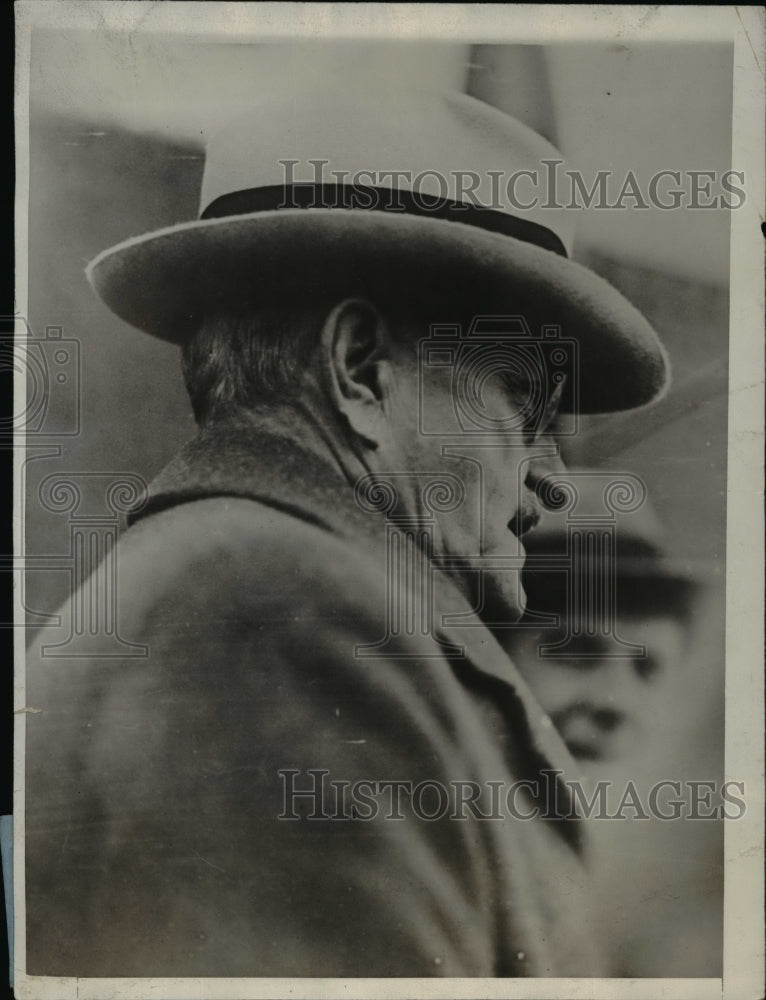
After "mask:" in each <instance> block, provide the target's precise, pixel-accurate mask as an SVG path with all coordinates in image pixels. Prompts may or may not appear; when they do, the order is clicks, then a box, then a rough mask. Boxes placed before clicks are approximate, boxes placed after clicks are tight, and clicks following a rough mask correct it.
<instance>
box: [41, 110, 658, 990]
mask: <svg viewBox="0 0 766 1000" xmlns="http://www.w3.org/2000/svg"><path fill="white" fill-rule="evenodd" d="M557 156H558V154H557V153H556V151H555V150H553V149H552V147H550V146H549V145H548V144H547V143H546V142H545V141H543V140H542V139H540V138H539V137H538V136H536V135H534V134H533V133H531V132H530V131H529V130H528V129H526V128H525V127H524V126H522V125H520V124H519V123H518V122H515V121H513V120H511V119H508V118H506V117H505V116H504V115H502V114H500V113H499V112H497V111H495V110H493V109H492V108H489V107H487V106H485V105H483V104H481V103H480V102H477V101H474V100H471V99H470V98H467V97H465V96H462V95H457V94H455V95H452V94H444V95H418V94H403V95H401V96H400V98H398V99H397V100H393V99H392V100H391V101H389V102H386V103H384V102H381V101H380V100H378V99H377V97H376V96H368V97H364V95H348V94H346V95H332V97H328V96H327V95H321V94H320V95H316V94H309V95H305V96H304V97H301V98H300V99H295V96H294V95H293V96H292V97H291V99H290V100H289V101H284V102H282V103H281V104H277V103H272V104H264V105H263V106H261V107H259V108H257V109H256V110H255V111H253V113H252V114H250V115H249V116H248V117H246V118H244V119H240V120H238V121H237V122H236V123H234V124H233V125H232V126H230V127H228V128H225V129H224V130H223V131H222V132H221V133H220V134H219V135H218V136H217V137H216V139H215V140H214V141H213V142H212V143H211V144H210V146H209V148H208V156H207V160H206V172H205V178H204V181H203V192H202V212H201V218H200V220H199V221H196V222H192V223H187V224H183V225H178V226H174V227H172V228H170V229H167V230H163V231H160V232H158V233H153V234H149V235H148V236H144V237H139V238H137V239H132V240H129V241H128V242H126V243H124V244H121V245H120V246H118V247H116V248H114V249H112V250H110V251H107V252H106V253H105V254H102V255H101V256H100V257H99V258H97V260H96V261H95V262H94V263H93V264H92V265H91V268H90V271H89V275H90V279H91V281H92V283H93V285H94V287H95V289H96V291H97V293H98V294H99V295H100V296H101V298H102V299H103V301H104V302H105V303H106V304H107V305H108V306H109V307H110V308H111V309H112V310H114V311H115V312H116V313H117V314H118V315H119V316H120V317H122V318H123V319H125V320H127V321H128V322H129V323H132V324H134V325H136V326H138V327H140V328H141V329H143V330H145V331H147V332H149V333H152V334H154V335H156V336H160V337H163V338H165V339H169V340H172V341H175V342H177V343H178V344H180V345H181V348H182V352H183V370H184V375H185V379H186V384H187V386H188V389H189V394H190V397H191V401H192V406H193V408H194V412H195V415H196V418H197V421H198V423H199V425H200V430H199V434H198V436H197V438H196V439H195V440H193V441H192V442H191V443H190V444H189V445H188V446H187V447H186V448H185V449H184V451H183V452H182V453H181V454H180V455H179V456H178V457H177V458H176V459H174V460H173V461H172V462H171V463H170V465H169V466H168V467H167V468H166V469H165V471H164V472H162V473H161V474H160V476H159V477H158V479H157V480H156V481H155V482H154V483H153V484H152V487H151V490H150V495H149V498H148V501H147V503H146V504H145V506H144V507H143V509H141V510H140V511H139V512H137V514H136V515H135V517H134V524H133V526H132V527H131V528H130V530H129V531H128V532H127V534H126V536H125V538H124V539H123V540H122V542H121V544H120V546H119V551H118V553H117V555H118V560H117V566H118V575H119V579H118V583H119V604H118V608H117V611H118V614H119V627H120V634H121V635H122V637H123V638H124V639H125V640H126V641H130V642H133V643H136V644H139V645H140V646H142V647H144V648H145V649H146V652H147V655H146V657H145V658H144V659H140V658H138V659H136V658H134V659H126V660H124V661H121V660H118V659H117V660H115V659H113V660H110V659H106V658H104V659H93V658H89V657H87V656H86V655H83V656H81V657H79V658H78V657H76V656H72V657H69V658H66V659H48V658H46V652H45V649H44V648H42V643H41V644H40V645H38V646H37V647H36V648H34V649H33V650H31V652H30V655H29V658H28V672H27V683H28V694H27V700H28V703H29V704H33V705H34V706H35V707H39V708H40V709H41V711H40V712H39V713H38V714H34V715H31V716H30V717H29V727H28V777H27V859H26V863H27V892H28V896H27V900H28V904H27V922H28V926H27V935H28V936H27V941H28V972H29V973H31V974H48V975H57V976H66V975H81V976H82V975H85V976H178V975H187V976H188V975H194V976H199V975H202V976H415V977H419V976H433V975H445V976H546V975H592V974H598V973H600V972H603V971H604V970H603V967H602V966H601V965H600V961H599V958H598V956H597V954H596V953H595V942H594V941H593V935H592V934H588V932H587V931H588V928H587V919H586V917H585V912H586V902H587V901H586V900H584V899H583V896H582V891H581V890H582V889H583V887H584V886H585V884H586V881H585V874H584V868H583V862H584V852H585V836H584V831H583V830H582V825H583V824H582V822H581V820H580V819H579V818H578V817H577V815H576V812H575V811H574V810H573V808H572V805H571V803H569V802H568V801H567V797H566V794H565V791H566V790H565V789H564V788H563V787H562V788H560V787H559V779H558V778H557V777H556V773H557V772H565V771H566V768H567V766H568V764H569V761H570V758H569V756H568V754H567V752H566V749H565V748H564V746H563V744H562V742H561V741H560V739H559V738H558V737H557V735H556V734H555V732H554V731H553V730H552V729H551V728H550V727H549V724H547V723H548V720H547V719H546V718H545V717H544V714H543V713H542V711H541V709H540V707H539V705H538V704H537V703H536V701H535V699H534V698H533V697H532V696H531V695H530V693H529V691H528V689H527V688H526V686H525V685H524V683H523V681H522V679H521V678H520V677H519V675H518V674H517V672H516V669H515V667H514V665H513V664H512V662H511V661H510V660H509V658H508V656H507V654H506V653H505V652H504V651H503V649H502V648H501V646H500V645H499V644H498V642H497V641H496V639H495V638H494V637H493V635H492V633H491V632H490V630H489V629H488V627H487V625H488V624H492V625H494V626H498V625H502V624H509V623H512V622H513V621H515V620H516V619H517V618H518V617H519V616H520V615H521V613H522V609H523V594H522V591H521V587H520V584H519V573H520V569H521V566H522V564H523V556H524V550H523V547H522V545H521V543H520V541H519V538H520V536H521V535H522V534H523V533H524V532H525V531H526V530H528V529H529V528H530V527H531V526H533V525H534V523H535V521H536V520H537V518H538V516H539V513H538V509H537V502H536V500H535V497H534V491H535V487H536V484H537V483H538V481H539V480H540V479H541V478H542V477H543V476H544V475H545V474H546V473H548V472H550V471H551V470H552V469H553V470H555V469H557V468H558V467H559V466H558V460H557V458H556V450H555V447H554V446H553V445H552V443H551V441H550V439H549V436H548V435H549V433H550V429H551V426H552V424H551V422H552V420H553V419H554V417H555V413H556V410H557V408H559V407H561V408H563V409H565V410H570V411H576V410H578V409H579V410H581V411H583V410H587V411H592V412H593V411H607V410H613V409H621V408H622V409H624V408H630V407H632V406H638V405H643V404H645V403H648V402H650V401H651V400H652V399H653V398H655V397H656V396H657V395H658V394H659V393H660V392H661V391H662V390H663V388H664V386H665V384H666V378H667V375H666V363H665V356H664V353H663V350H662V348H661V346H660V344H659V342H658V340H657V338H656V336H655V334H654V333H653V331H652V330H651V329H650V327H649V326H648V325H647V324H646V322H645V321H644V320H643V318H642V317H641V316H639V315H638V314H637V313H636V311H635V310H634V309H633V308H632V307H631V306H630V305H629V304H628V303H626V302H625V301H624V300H623V299H622V298H621V296H620V295H619V294H618V293H617V292H616V291H615V290H614V289H612V288H610V287H609V286H608V285H607V284H605V283H604V282H602V281H601V280H600V279H598V278H597V277H596V276H595V275H593V274H591V273H589V272H588V271H586V270H584V269H583V268H580V267H579V266H577V265H575V264H573V263H571V262H570V261H569V260H568V259H567V250H568V246H569V243H570V237H571V232H570V218H569V215H568V214H567V212H566V211H564V210H562V209H556V208H555V207H553V208H550V207H549V210H547V211H546V210H544V209H542V208H541V209H540V210H538V211H537V212H534V211H532V212H525V211H522V210H520V209H519V208H518V204H517V199H516V198H515V187H514V185H512V184H511V183H510V182H507V183H506V182H505V181H503V183H502V184H500V183H497V181H498V178H499V177H500V176H501V175H502V176H503V177H505V176H506V175H507V177H508V178H511V177H514V176H515V177H518V176H519V172H520V171H523V170H538V171H539V170H541V169H543V168H542V167H541V164H542V163H543V162H544V161H546V160H550V159H551V158H555V157H557ZM318 165H319V166H318ZM371 167H375V168H378V169H376V171H371V169H370V168H371ZM381 167H384V168H386V169H385V170H382V169H380V168H381ZM467 167H470V171H467ZM467 174H469V176H468V178H467V181H468V182H466V175H467ZM365 175H366V181H365ZM329 178H332V183H328V179H329ZM442 181H443V182H444V184H442ZM416 182H417V183H416ZM458 182H459V183H458ZM429 185H430V187H429ZM434 188H436V190H434ZM497 317H499V318H497ZM62 614H63V615H64V620H67V617H66V616H67V615H68V614H70V611H69V610H68V609H64V611H63V612H62ZM445 795H446V796H447V801H446V803H444V802H442V798H443V796H445ZM493 795H494V799H493V798H492V796H493Z"/></svg>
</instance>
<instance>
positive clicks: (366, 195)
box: [200, 184, 567, 257]
mask: <svg viewBox="0 0 766 1000" xmlns="http://www.w3.org/2000/svg"><path fill="white" fill-rule="evenodd" d="M284 208H309V209H311V208H342V209H352V210H354V211H359V210H363V211H368V212H403V213H406V214H408V215H420V216H426V217H428V218H432V219H446V220H448V221H449V222H460V223H462V224H463V225H468V226H476V227H477V228H479V229H485V230H487V231H488V232H491V233H500V234H501V235H502V236H511V237H513V238H514V239H516V240H522V241H523V242H524V243H531V244H533V245H534V246H537V247H540V248H541V249H543V250H549V251H551V252H552V253H556V254H559V256H561V257H566V256H567V252H566V248H565V247H564V244H563V243H562V242H561V240H560V239H559V238H558V236H557V235H556V234H555V233H554V232H553V231H552V230H550V229H546V227H545V226H541V225H539V224H538V223H536V222H530V221H529V219H520V218H518V217H517V216H515V215H508V214H507V213H505V212H498V211H496V210H495V209H492V208H485V207H484V206H483V205H473V204H469V203H467V202H462V201H451V200H450V199H448V198H439V197H437V196H436V195H430V194H424V193H423V192H414V193H413V192H412V191H407V190H405V189H403V188H395V189H392V188H378V187H366V186H364V185H358V184H274V185H271V186H270V187H260V188H248V189H246V190H244V191H232V192H231V193H230V194H224V195H221V196H220V197H219V198H216V199H215V200H214V201H212V202H211V203H210V204H209V205H208V206H207V208H205V210H204V211H203V212H202V213H201V215H200V219H223V218H226V217H227V216H230V215H249V214H251V213H254V212H272V211H275V210H278V209H284Z"/></svg>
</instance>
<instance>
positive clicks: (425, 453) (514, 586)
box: [388, 363, 563, 621]
mask: <svg viewBox="0 0 766 1000" xmlns="http://www.w3.org/2000/svg"><path fill="white" fill-rule="evenodd" d="M463 389H464V390H465V386H464V387H463ZM468 391H475V392H476V394H477V395H476V400H478V403H477V406H480V408H481V415H482V419H483V424H482V425H481V428H480V432H479V433H471V434H466V433H461V428H460V424H459V421H458V418H457V408H458V406H459V403H457V402H456V387H455V382H454V378H453V373H452V371H450V370H442V371H437V372H430V373H429V378H428V380H427V381H426V380H424V379H422V378H419V377H418V370H417V367H416V366H415V365H413V364H412V363H410V364H405V365H402V366H401V367H400V368H398V370H397V390H396V397H397V398H396V401H395V405H393V406H392V407H391V409H390V411H389V415H388V416H389V424H390V428H391V431H392V434H393V437H394V439H395V441H396V446H397V449H398V451H399V454H400V455H401V456H402V457H403V462H404V465H405V467H406V469H407V470H410V471H416V472H419V473H434V474H435V476H436V477H438V475H440V474H442V475H445V476H446V477H448V478H449V481H450V483H451V484H452V486H454V485H455V484H456V483H457V484H459V489H460V490H461V491H462V492H463V494H464V498H463V500H462V502H461V503H459V505H457V507H456V509H454V510H450V511H447V512H444V511H439V510H438V509H437V510H436V514H435V519H436V523H437V524H438V535H437V538H436V549H437V551H436V555H437V557H439V556H447V557H451V556H459V557H468V558H470V559H473V560H476V559H477V558H478V557H483V559H485V560H491V558H492V557H512V558H515V559H516V560H517V563H516V564H515V565H516V566H518V569H517V568H513V569H510V568H505V569H501V570H497V569H495V570H494V571H493V569H492V568H491V563H489V562H484V563H482V565H483V566H485V567H489V568H487V569H485V570H484V591H485V598H486V604H487V606H489V604H493V605H495V608H494V610H493V611H492V613H491V614H489V617H490V618H494V619H495V620H497V619H498V614H500V615H501V616H502V620H503V621H515V620H516V619H517V618H518V616H519V615H520V613H521V611H522V610H523V591H522V589H521V584H520V567H521V560H523V556H524V548H523V545H522V544H521V542H520V541H519V538H520V537H521V536H522V535H523V534H524V532H525V531H528V530H530V529H531V528H532V527H533V526H534V525H535V524H536V523H537V521H538V519H539V506H538V501H537V499H536V497H535V495H534V486H535V483H536V481H537V480H538V479H539V478H540V477H541V476H542V475H544V474H546V473H550V472H552V471H560V470H562V469H563V466H562V465H561V462H560V459H559V458H558V451H557V448H556V445H555V443H554V442H553V440H552V438H551V437H550V436H549V434H548V433H546V432H547V431H548V430H549V428H550V425H551V423H552V421H553V419H554V418H555V414H556V410H557V408H558V399H557V398H556V397H553V398H552V399H550V400H549V401H548V402H547V404H546V406H545V407H544V408H543V409H542V410H541V412H540V413H539V415H538V418H537V420H536V422H535V425H534V426H532V427H531V428H529V429H527V430H525V431H522V423H523V421H522V414H521V411H520V405H519V402H518V393H517V392H516V393H514V391H513V390H512V389H511V388H510V387H509V385H508V382H507V380H506V379H505V378H504V376H503V373H502V371H499V372H498V373H497V374H495V375H494V376H491V377H489V378H487V379H485V380H483V381H482V382H481V384H480V385H476V386H469V387H468ZM424 413H425V414H426V415H427V416H426V420H425V421H424V418H423V414H424ZM424 423H427V432H426V433H424ZM493 425H495V426H493ZM509 428H510V430H509ZM441 430H443V433H440V431H441ZM507 566H508V562H507V559H506V567H507ZM474 577H475V574H474ZM474 582H475V580H474ZM473 596H474V597H475V594H474V595H473ZM503 609H504V610H503Z"/></svg>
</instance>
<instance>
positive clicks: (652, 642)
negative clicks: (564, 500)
mask: <svg viewBox="0 0 766 1000" xmlns="http://www.w3.org/2000/svg"><path fill="white" fill-rule="evenodd" d="M607 476H608V474H607V473H605V472H604V471H603V470H602V471H597V470H581V471H579V472H575V473H570V474H569V476H568V477H565V478H564V480H563V481H564V482H568V483H569V484H570V485H571V486H572V487H574V489H575V490H577V492H578V494H579V507H578V519H577V520H570V519H569V518H568V516H567V514H566V513H563V512H562V513H556V512H553V511H546V513H545V515H544V517H543V518H542V520H541V523H540V524H539V525H538V527H537V528H536V529H535V531H534V533H533V534H532V535H530V536H529V541H528V543H527V545H526V549H527V563H526V565H525V569H524V573H523V581H524V591H525V593H526V598H527V610H526V613H525V616H524V618H523V619H522V622H521V627H520V628H518V629H514V630H511V631H510V632H509V633H508V636H509V652H510V654H511V656H512V658H513V660H514V662H515V663H516V664H517V666H518V668H519V670H520V671H521V673H522V675H523V676H524V677H525V679H526V680H527V681H528V683H529V685H530V687H531V688H532V690H533V691H534V693H535V695H536V696H537V698H538V699H539V701H540V704H541V705H542V707H543V708H544V709H545V711H546V712H548V714H549V715H550V717H551V720H552V722H553V724H554V725H555V726H556V729H557V730H558V731H559V732H560V733H561V735H562V737H563V739H564V742H565V743H566V745H567V747H568V749H569V750H570V752H571V753H572V755H573V756H574V757H575V758H577V759H579V760H583V761H588V762H590V763H591V765H592V766H593V767H596V766H598V765H599V763H600V762H603V763H604V764H605V765H609V766H610V767H611V770H612V772H614V766H615V765H616V766H617V767H618V768H621V767H623V766H624V765H625V764H626V763H628V764H630V763H632V764H634V765H637V764H638V763H639V761H640V760H641V758H642V757H644V756H646V754H647V752H648V751H649V750H650V749H651V747H652V746H653V745H655V743H656V740H657V739H658V738H660V739H662V738H663V736H666V735H667V731H668V726H669V725H670V724H671V719H672V715H673V712H674V699H673V698H672V697H670V696H669V691H671V690H672V684H673V682H674V680H675V675H676V674H677V672H678V670H679V669H680V667H681V665H682V662H683V660H684V654H685V651H686V647H687V643H688V639H689V626H690V623H691V620H692V616H693V610H694V607H695V602H696V601H697V599H698V596H699V590H700V585H699V581H698V579H697V578H696V577H695V575H694V574H693V573H692V572H691V571H690V569H689V567H688V566H686V565H683V564H682V563H681V562H680V561H678V560H673V559H671V558H669V557H668V556H667V554H666V552H665V547H664V540H663V536H662V530H661V526H660V523H659V520H658V518H657V515H656V513H655V512H654V510H653V509H652V507H651V505H650V504H649V501H648V500H645V501H644V502H643V503H642V504H641V505H640V506H639V507H637V509H635V510H633V511H631V512H629V513H627V512H626V513H621V514H617V515H616V516H615V519H614V528H615V533H614V537H615V541H616V548H615V549H614V550H611V549H610V550H609V551H608V552H607V553H605V552H603V551H602V550H600V549H595V548H589V547H587V546H584V545H583V546H579V547H578V546H577V544H576V542H574V543H573V538H576V536H577V533H578V532H579V533H580V534H582V532H583V531H587V530H591V531H592V526H593V525H594V524H595V525H598V524H599V523H600V524H601V526H602V528H603V527H608V525H609V511H608V509H607V508H606V507H605V506H604V502H603V486H604V482H605V479H606V478H607ZM615 479H616V480H617V481H619V475H616V476H615ZM588 519H589V520H588ZM568 553H569V558H570V559H571V565H570V566H569V567H568V569H567V570H564V569H562V565H563V563H559V567H558V569H555V568H552V566H551V561H555V560H556V559H558V560H562V559H563V560H564V562H567V554H568ZM609 560H611V561H612V565H611V566H610V565H608V562H609ZM546 561H547V562H548V564H547V565H546ZM602 579H603V580H608V581H609V582H608V587H609V588H610V589H611V591H612V595H611V596H612V600H613V601H614V605H613V607H609V606H607V605H606V604H602V605H601V606H600V608H599V610H598V611H597V613H596V614H595V616H594V612H593V608H592V607H591V606H589V604H588V602H586V601H583V600H579V599H578V594H577V593H575V589H577V588H578V589H579V590H581V591H582V592H583V593H585V592H586V590H587V589H588V582H589V581H590V582H591V583H592V582H593V581H598V580H602ZM590 603H591V604H592V602H590ZM541 615H545V616H546V618H547V619H548V620H549V621H550V620H553V619H555V621H556V624H555V625H546V626H541V625H539V624H538V623H539V621H540V616H541ZM551 616H552V617H551Z"/></svg>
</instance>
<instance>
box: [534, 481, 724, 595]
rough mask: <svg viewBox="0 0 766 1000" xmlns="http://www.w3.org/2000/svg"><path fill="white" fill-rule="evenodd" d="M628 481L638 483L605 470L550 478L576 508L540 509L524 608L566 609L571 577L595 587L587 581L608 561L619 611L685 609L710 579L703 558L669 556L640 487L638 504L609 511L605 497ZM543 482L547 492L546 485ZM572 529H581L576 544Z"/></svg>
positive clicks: (655, 513) (593, 577)
mask: <svg viewBox="0 0 766 1000" xmlns="http://www.w3.org/2000/svg"><path fill="white" fill-rule="evenodd" d="M625 478H628V479H629V480H634V481H635V480H637V477H634V476H632V475H631V476H629V477H625V476H622V475H621V474H620V473H619V472H615V473H610V472H609V471H607V470H605V469H573V470H568V472H566V473H564V474H562V475H557V476H555V477H550V481H551V483H553V484H554V487H553V488H554V490H555V489H556V488H557V487H556V484H562V485H563V487H564V492H563V493H562V494H561V495H562V496H563V495H564V494H567V495H568V497H571V496H576V497H577V502H576V506H574V507H571V506H570V505H569V504H565V505H564V508H562V509H560V510H545V511H544V512H543V513H542V516H541V520H540V522H539V524H538V525H537V526H536V527H535V528H534V529H533V530H532V531H531V532H529V534H527V535H525V536H524V548H525V550H526V553H527V557H526V562H525V566H524V570H523V574H522V583H523V586H524V590H525V593H526V598H527V600H526V603H527V608H528V610H531V611H542V612H551V611H553V612H560V611H562V610H564V609H565V608H566V606H567V595H568V592H569V591H568V588H569V587H570V586H571V583H572V580H573V578H574V577H575V576H579V584H580V586H581V588H582V587H590V586H593V584H592V583H588V582H586V581H588V580H591V581H593V580H595V579H597V578H599V577H600V572H599V571H600V570H601V568H602V567H604V566H605V565H606V566H608V564H609V563H608V561H609V560H613V567H614V570H615V571H616V580H617V590H616V598H617V609H618V610H621V611H624V612H630V611H633V612H641V611H649V610H652V611H659V612H667V613H670V614H683V613H686V612H688V610H689V603H690V601H691V600H692V599H693V598H694V597H695V595H696V594H697V593H698V591H699V590H700V588H701V587H702V586H703V585H704V583H705V580H706V579H708V578H709V577H710V576H711V566H710V564H709V563H707V562H705V561H704V560H703V559H697V560H689V559H686V560H683V559H680V558H678V557H675V556H672V555H670V554H669V547H668V542H667V539H666V537H665V532H664V530H663V527H662V524H661V522H660V519H659V517H658V515H657V512H656V511H655V509H654V507H653V506H652V504H651V502H650V501H649V498H648V496H647V495H646V493H645V491H644V492H643V494H642V495H639V494H638V492H636V496H637V498H638V499H639V501H640V502H639V503H638V504H637V505H636V506H635V509H632V510H616V511H614V512H613V513H612V512H610V510H609V508H608V505H606V504H605V495H606V494H607V493H608V491H609V490H610V488H612V489H614V488H616V489H617V491H618V494H619V491H620V490H621V487H620V485H619V484H620V483H621V481H622V480H623V479H625ZM610 481H611V482H610ZM542 486H543V490H545V487H546V484H545V483H544V482H543V484H542ZM627 492H630V488H628V490H627ZM609 524H613V526H614V549H613V550H611V549H610V550H607V551H605V549H604V547H603V543H602V544H599V541H598V540H597V536H598V535H599V533H600V532H601V531H602V530H603V529H604V527H605V526H607V525H609ZM572 531H574V532H577V533H579V539H578V540H577V542H575V543H573V542H572V540H571V532H572ZM591 532H592V534H591ZM567 562H569V566H568V568H567V569H563V568H562V567H563V566H564V564H565V563H567ZM593 596H594V599H595V600H598V599H599V598H598V595H596V594H595V593H594V595H593ZM602 596H603V595H602Z"/></svg>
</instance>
